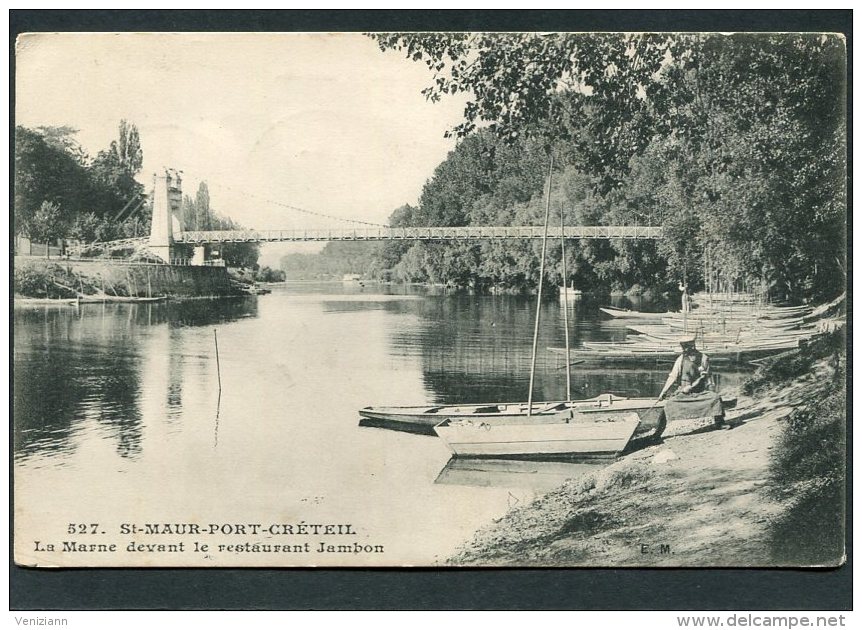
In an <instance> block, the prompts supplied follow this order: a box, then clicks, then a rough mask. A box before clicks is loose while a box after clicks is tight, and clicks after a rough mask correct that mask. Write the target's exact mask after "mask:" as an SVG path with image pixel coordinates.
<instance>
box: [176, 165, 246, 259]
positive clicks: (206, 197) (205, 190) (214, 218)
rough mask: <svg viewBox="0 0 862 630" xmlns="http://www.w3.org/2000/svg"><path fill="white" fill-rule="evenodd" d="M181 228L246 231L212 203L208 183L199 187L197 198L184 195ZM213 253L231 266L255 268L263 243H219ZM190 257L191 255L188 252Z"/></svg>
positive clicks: (211, 249)
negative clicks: (215, 208)
mask: <svg viewBox="0 0 862 630" xmlns="http://www.w3.org/2000/svg"><path fill="white" fill-rule="evenodd" d="M180 227H181V229H182V230H184V231H186V230H242V229H244V228H243V226H242V225H240V224H239V223H237V222H235V221H234V220H233V219H231V218H230V217H223V216H221V215H220V214H218V213H217V212H216V211H215V210H214V209H213V207H212V205H211V204H210V192H209V186H207V183H206V182H201V183H200V184H199V185H198V190H197V193H196V194H195V198H194V199H192V198H191V197H190V196H189V195H183V201H182V206H181V208H180ZM208 247H209V250H210V251H209V254H210V255H211V256H217V257H219V258H221V259H222V260H224V261H225V263H226V264H227V265H228V266H229V267H241V268H247V269H255V268H256V267H257V259H258V257H259V256H260V244H259V243H219V244H218V245H210V246H208ZM187 255H189V256H190V255H191V254H190V253H188V254H187Z"/></svg>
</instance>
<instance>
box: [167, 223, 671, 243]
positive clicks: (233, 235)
mask: <svg viewBox="0 0 862 630" xmlns="http://www.w3.org/2000/svg"><path fill="white" fill-rule="evenodd" d="M561 232H563V233H564V234H565V237H566V238H614V239H657V238H662V229H661V228H660V227H654V226H638V225H587V226H584V225H581V226H565V227H564V228H560V227H550V228H549V229H548V236H549V237H552V238H560V236H561ZM543 234H544V228H543V227H541V226H506V227H500V226H487V227H485V226H465V227H402V228H393V227H369V228H349V229H340V230H339V229H307V230H218V231H189V232H182V233H181V234H178V235H176V237H175V240H176V241H177V242H180V243H224V242H231V243H237V242H239V243H241V242H274V241H383V240H411V241H420V240H421V241H452V240H476V239H512V238H519V239H520V238H542V236H543Z"/></svg>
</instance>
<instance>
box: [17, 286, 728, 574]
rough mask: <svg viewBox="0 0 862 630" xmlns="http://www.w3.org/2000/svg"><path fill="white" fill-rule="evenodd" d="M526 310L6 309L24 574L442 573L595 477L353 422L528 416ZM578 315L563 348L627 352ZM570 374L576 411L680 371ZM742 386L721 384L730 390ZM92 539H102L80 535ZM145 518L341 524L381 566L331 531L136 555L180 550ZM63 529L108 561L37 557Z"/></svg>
mask: <svg viewBox="0 0 862 630" xmlns="http://www.w3.org/2000/svg"><path fill="white" fill-rule="evenodd" d="M616 303H617V304H618V305H619V304H620V301H619V300H617V301H616ZM623 305H626V304H623ZM638 306H642V307H644V308H647V309H649V307H650V306H652V305H649V304H646V305H638ZM534 309H535V302H534V300H532V299H530V298H525V297H514V296H486V297H477V296H471V295H465V294H457V293H444V292H439V291H438V292H436V293H435V292H434V291H433V290H430V289H420V288H399V287H388V286H374V285H369V286H365V287H360V286H353V285H342V284H338V283H331V284H297V285H286V286H279V287H274V291H273V293H272V294H271V295H266V296H258V297H248V298H242V299H223V300H216V301H213V300H189V301H185V302H171V303H165V304H151V305H121V304H114V305H98V304H97V305H82V306H81V307H80V308H75V307H53V306H50V307H35V308H29V309H18V308H16V309H15V311H14V458H15V460H14V475H15V517H16V521H15V527H16V529H15V532H16V558H17V559H18V560H19V561H20V562H25V563H27V562H38V563H40V564H45V563H47V564H52V563H55V564H56V563H59V564H83V565H117V564H128V563H132V564H136V565H140V566H145V565H161V566H174V565H187V564H194V565H204V566H205V565H208V564H212V565H219V566H227V565H237V566H251V565H266V564H269V565H285V566H289V565H290V566H295V565H342V566H343V565H351V564H353V565H356V564H359V565H371V564H376V565H389V566H392V565H433V564H437V563H441V562H443V561H445V559H446V558H447V557H448V556H450V555H451V554H452V553H453V551H454V550H455V549H456V548H457V546H458V545H459V544H460V543H462V542H464V541H465V540H468V539H469V538H470V536H471V534H472V533H473V532H474V531H475V530H476V529H477V528H479V527H481V526H483V525H486V524H488V523H490V522H491V521H492V520H493V519H495V518H499V517H500V516H502V515H504V514H505V513H506V511H507V510H509V509H510V508H511V507H513V506H516V505H523V504H524V503H526V502H528V501H530V500H531V499H532V498H534V497H535V496H536V495H537V494H539V493H541V492H543V491H545V490H547V489H549V488H551V487H554V486H555V485H558V484H559V483H560V482H561V481H562V480H563V479H565V478H567V477H571V476H577V475H578V474H581V472H583V471H584V470H590V469H592V467H593V466H595V464H566V463H548V464H540V463H520V464H506V463H499V462H496V463H495V462H469V461H466V462H465V461H460V460H452V461H451V462H450V457H449V452H448V450H447V449H446V446H445V445H444V444H443V443H442V442H441V441H439V440H438V439H437V438H435V437H429V436H423V435H414V434H410V433H403V432H398V431H392V430H387V429H379V428H371V427H361V426H359V423H358V420H359V416H358V414H357V410H358V409H359V408H361V407H364V406H367V405H399V404H400V405H411V404H426V403H465V402H489V401H521V400H526V398H527V388H528V382H529V369H530V354H531V343H532V331H533V318H534ZM563 310H564V309H563V307H561V305H560V303H559V302H557V301H549V302H547V303H546V304H544V305H543V308H542V325H541V328H540V334H539V344H538V347H539V349H540V351H539V356H538V362H537V374H536V386H535V392H534V399H535V400H551V399H562V398H565V393H566V390H565V388H566V377H565V366H564V362H563V361H562V359H561V358H558V357H556V356H555V355H552V354H550V353H549V352H547V351H546V348H547V347H549V346H562V345H563V344H564V329H563V324H562V322H563V318H562V314H563ZM568 314H569V318H570V328H571V331H572V343H573V345H577V344H578V343H579V341H580V340H584V339H592V340H607V339H622V338H623V337H624V336H625V329H624V328H621V327H620V326H619V325H614V323H613V322H607V321H604V319H605V318H603V317H602V316H601V314H600V312H599V311H598V305H597V304H596V303H594V302H591V301H589V300H588V299H585V300H581V301H579V302H576V303H574V304H572V305H570V306H569V307H568ZM216 334H217V341H218V349H219V352H218V360H217V357H216V352H215V342H216V339H215V336H216ZM572 369H573V372H572V390H573V397H576V398H581V397H590V396H595V395H597V394H600V393H604V392H614V393H617V394H619V395H628V396H638V395H652V396H654V395H656V394H657V393H658V391H659V390H660V388H661V385H662V383H663V382H664V379H665V376H666V374H667V370H668V369H669V365H659V366H652V367H647V368H636V369H635V368H604V369H602V368H592V367H591V368H586V367H584V366H581V365H575V366H573V368H572ZM739 378H740V375H739V374H734V373H725V374H722V379H723V385H724V386H725V387H726V386H732V385H733V384H734V383H735V382H737V381H738V379H739ZM219 382H221V389H220V388H219ZM91 523H98V527H96V528H93V529H94V531H96V532H97V533H95V534H87V535H86V536H82V535H81V534H80V532H78V531H77V528H78V524H81V525H84V524H87V526H88V529H89V524H91ZM146 523H162V524H164V523H197V524H204V525H208V524H216V525H223V524H228V525H234V524H259V525H261V526H262V527H263V528H266V527H267V526H269V525H270V524H278V525H282V524H293V525H294V526H295V525H296V524H302V523H305V524H313V523H318V524H330V523H331V524H350V525H351V531H355V532H356V533H355V535H351V536H347V537H338V536H332V537H330V539H327V540H326V541H325V542H326V543H327V544H328V543H329V542H332V543H339V544H340V543H342V542H349V543H350V544H351V545H352V544H353V543H354V542H357V541H358V542H359V543H361V546H363V548H365V547H366V546H368V548H373V549H374V551H373V552H371V553H366V552H365V551H363V552H361V553H359V552H350V553H346V552H345V553H328V552H326V553H324V552H318V551H316V549H317V545H319V543H320V540H321V539H322V537H320V536H305V537H301V536H286V535H284V532H283V531H282V532H275V533H272V532H266V531H263V532H258V533H257V534H256V535H253V536H245V535H238V534H237V533H236V532H235V531H232V528H226V529H223V530H219V531H218V532H215V533H214V534H212V535H209V536H202V538H203V539H205V540H206V541H208V542H210V543H215V542H226V543H234V542H236V543H238V542H249V541H251V542H261V543H263V542H268V543H288V542H290V543H298V542H300V541H304V540H309V541H310V543H311V546H310V551H308V552H305V551H303V550H301V549H299V548H298V547H297V548H295V549H292V550H291V552H290V553H279V554H273V553H253V552H250V551H236V552H234V553H231V552H227V551H222V552H220V553H195V552H191V551H190V549H189V547H190V546H191V545H192V539H191V538H188V537H186V538H185V539H183V540H185V543H186V547H185V548H184V549H183V550H182V552H176V551H170V552H165V553H161V552H158V551H146V550H145V551H128V550H127V549H126V546H127V544H128V543H130V542H144V543H152V542H164V543H170V542H176V540H178V538H177V537H172V536H171V535H170V534H171V532H170V531H169V532H168V535H161V536H156V535H149V534H148V535H146V536H143V535H140V534H139V533H135V532H132V533H130V532H131V526H133V525H143V524H146ZM72 524H74V525H75V527H73V528H72V529H71V530H70V529H69V528H70V525H72ZM124 524H125V525H126V526H125V527H124ZM69 531H75V536H73V537H72V539H74V540H76V541H78V542H81V541H83V542H107V541H115V542H116V543H117V544H118V551H117V552H114V553H103V552H94V553H90V552H85V553H82V552H78V553H66V554H63V555H62V556H61V557H60V559H59V560H58V559H57V556H52V555H51V554H50V553H44V551H45V545H46V544H47V543H48V542H51V543H54V544H55V545H56V548H57V549H60V546H61V543H62V542H63V541H68V540H70V538H69ZM102 532H104V533H102ZM246 533H248V532H246ZM294 533H296V532H295V531H294ZM87 536H89V538H88V537H87ZM192 538H194V537H192ZM336 539H337V540H336ZM36 541H39V545H37V544H36ZM381 547H382V549H383V551H382V552H381V551H380V550H379V549H380V548H381Z"/></svg>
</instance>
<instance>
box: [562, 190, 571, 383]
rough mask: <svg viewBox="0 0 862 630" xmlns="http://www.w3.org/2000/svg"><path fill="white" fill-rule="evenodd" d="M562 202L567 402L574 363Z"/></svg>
mask: <svg viewBox="0 0 862 630" xmlns="http://www.w3.org/2000/svg"><path fill="white" fill-rule="evenodd" d="M565 229H566V228H565V227H564V225H563V203H562V202H560V257H561V258H562V259H563V328H565V329H566V400H571V399H572V362H571V361H570V360H569V288H568V276H567V275H566V234H565Z"/></svg>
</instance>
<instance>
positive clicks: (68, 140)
mask: <svg viewBox="0 0 862 630" xmlns="http://www.w3.org/2000/svg"><path fill="white" fill-rule="evenodd" d="M75 134H76V130H75V129H72V128H70V127H39V128H38V129H27V128H25V127H20V126H19V127H17V128H16V129H15V212H14V227H15V233H16V234H19V235H23V236H28V237H30V238H32V239H33V240H35V241H39V242H46V241H49V240H54V239H57V238H63V237H68V238H74V239H79V240H83V241H96V240H101V241H104V240H111V239H116V238H123V237H131V236H140V235H143V234H146V233H147V232H148V231H149V222H150V215H149V213H148V212H147V204H146V201H145V197H144V195H143V192H144V190H143V186H142V185H141V184H139V183H138V182H137V181H136V180H135V175H137V174H138V173H139V172H140V170H141V164H142V159H143V154H142V151H141V144H140V137H139V135H138V130H137V128H136V127H135V126H134V125H130V124H128V123H127V122H126V121H125V120H123V121H121V122H120V125H119V129H118V138H117V140H115V141H113V142H111V145H110V147H109V148H108V149H106V150H104V151H100V152H99V153H98V154H97V155H96V157H94V158H92V159H91V158H90V157H89V156H88V155H87V154H86V153H85V152H84V150H83V149H82V148H81V147H80V145H79V144H78V142H77V141H76V140H75Z"/></svg>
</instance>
